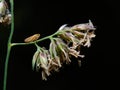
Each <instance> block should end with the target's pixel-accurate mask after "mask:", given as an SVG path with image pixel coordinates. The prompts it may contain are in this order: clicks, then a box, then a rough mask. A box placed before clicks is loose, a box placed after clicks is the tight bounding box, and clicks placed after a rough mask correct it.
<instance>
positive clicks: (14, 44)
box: [11, 30, 69, 46]
mask: <svg viewBox="0 0 120 90" xmlns="http://www.w3.org/2000/svg"><path fill="white" fill-rule="evenodd" d="M66 31H69V30H63V31H57V32H55V33H54V34H52V35H49V36H46V37H44V38H41V39H39V40H36V41H34V42H29V43H12V44H11V46H18V45H31V44H35V43H38V42H41V41H44V40H46V39H50V38H51V37H53V36H55V35H57V34H59V33H63V32H66Z"/></svg>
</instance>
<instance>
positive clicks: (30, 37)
mask: <svg viewBox="0 0 120 90" xmlns="http://www.w3.org/2000/svg"><path fill="white" fill-rule="evenodd" d="M39 37H40V34H34V35H32V36H29V37H27V38H26V39H24V42H26V43H29V42H33V41H36V40H37V39H38V38H39Z"/></svg>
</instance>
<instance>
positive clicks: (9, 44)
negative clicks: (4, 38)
mask: <svg viewBox="0 0 120 90" xmlns="http://www.w3.org/2000/svg"><path fill="white" fill-rule="evenodd" d="M10 5H11V15H12V22H11V31H10V35H9V39H8V43H7V54H6V60H5V67H4V82H3V90H6V88H7V87H6V86H7V72H8V62H9V56H10V51H11V40H12V36H13V32H14V2H13V0H10Z"/></svg>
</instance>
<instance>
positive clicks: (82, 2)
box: [0, 0, 120, 90]
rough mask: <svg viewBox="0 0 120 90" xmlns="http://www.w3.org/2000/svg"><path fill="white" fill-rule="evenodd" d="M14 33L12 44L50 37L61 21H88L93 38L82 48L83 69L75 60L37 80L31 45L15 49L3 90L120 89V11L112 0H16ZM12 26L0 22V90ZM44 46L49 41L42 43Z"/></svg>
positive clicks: (72, 23) (13, 49)
mask: <svg viewBox="0 0 120 90" xmlns="http://www.w3.org/2000/svg"><path fill="white" fill-rule="evenodd" d="M14 1H15V3H14V4H15V13H14V14H15V31H14V35H13V40H12V42H23V41H24V38H26V37H27V36H30V35H32V34H34V33H40V34H41V38H42V37H44V36H47V35H50V34H52V33H54V32H56V30H57V29H58V28H59V27H60V26H61V25H63V24H68V25H74V24H78V23H86V22H88V20H89V19H90V20H91V21H92V22H93V24H94V25H95V27H96V28H97V30H96V32H95V33H96V38H95V39H93V41H92V46H91V47H90V48H83V49H82V54H85V58H84V59H83V61H82V66H81V68H79V67H78V65H77V62H76V60H75V59H73V60H72V63H71V64H70V65H67V66H64V67H63V68H62V69H61V70H60V72H59V73H54V74H53V75H52V76H50V77H48V81H42V80H41V74H40V73H37V72H34V71H32V69H31V60H32V56H33V53H34V52H35V50H36V49H35V47H34V46H31V45H29V46H18V47H13V48H12V51H11V57H10V61H9V69H8V83H7V90H42V89H43V90H48V89H50V90H61V89H72V90H76V89H80V90H98V89H102V90H103V89H108V88H111V89H114V90H117V89H118V88H119V87H118V85H119V75H120V74H119V66H120V63H119V59H118V58H117V57H118V55H117V53H116V52H118V50H119V49H118V48H119V45H118V43H119V33H118V31H119V22H118V21H119V14H118V11H119V10H118V6H117V2H115V0H103V1H102V0H99V1H98V0H96V1H93V0H89V1H87V0H78V1H77V0H71V1H67V0H56V1H50V0H44V1H42V0H41V1H39V0H14ZM9 31H10V27H5V26H4V25H0V84H1V85H0V90H1V89H2V82H3V70H4V62H5V54H6V43H7V39H8V36H9ZM40 45H41V46H45V47H48V45H49V41H44V42H41V43H40Z"/></svg>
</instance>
